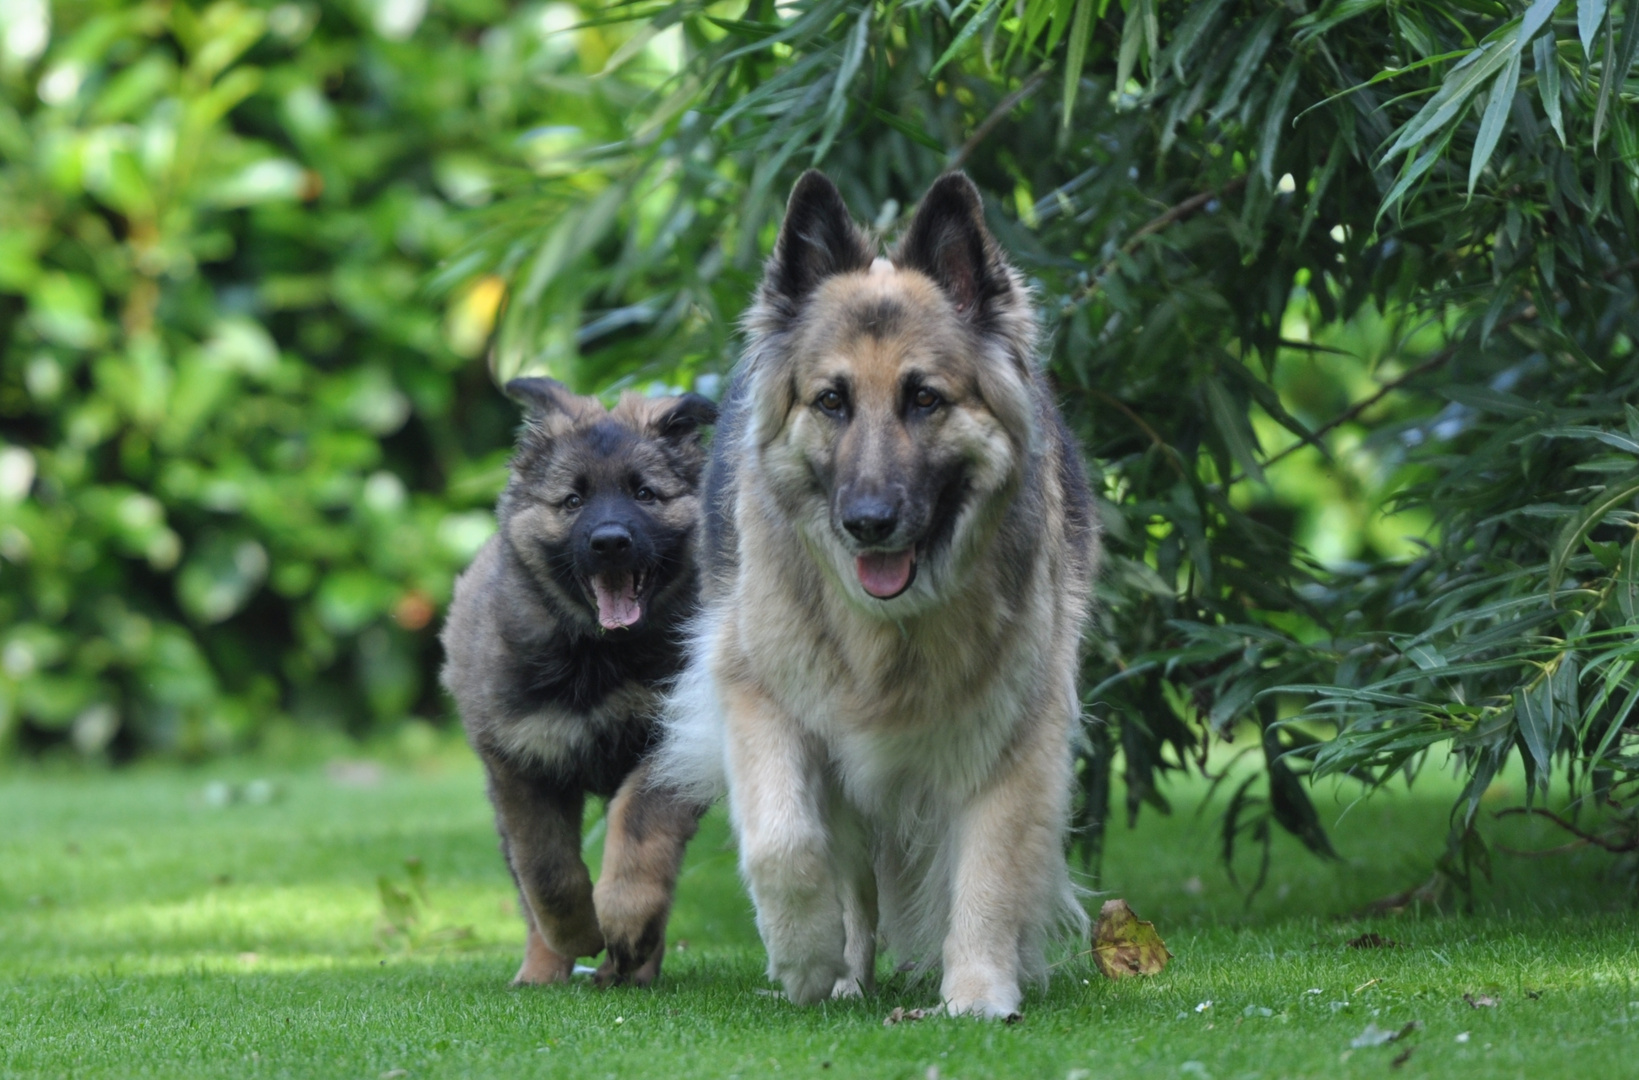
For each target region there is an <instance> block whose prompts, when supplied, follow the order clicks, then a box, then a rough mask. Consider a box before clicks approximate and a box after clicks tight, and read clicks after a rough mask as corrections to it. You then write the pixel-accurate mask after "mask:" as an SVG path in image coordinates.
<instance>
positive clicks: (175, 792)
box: [0, 759, 1639, 1080]
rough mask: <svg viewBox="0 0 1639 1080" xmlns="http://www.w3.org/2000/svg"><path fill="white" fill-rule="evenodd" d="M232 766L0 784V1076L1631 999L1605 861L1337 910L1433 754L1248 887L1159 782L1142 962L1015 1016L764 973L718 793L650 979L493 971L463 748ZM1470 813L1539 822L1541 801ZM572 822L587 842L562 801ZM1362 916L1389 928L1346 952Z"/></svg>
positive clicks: (663, 1055)
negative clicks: (1390, 906) (1165, 954)
mask: <svg viewBox="0 0 1639 1080" xmlns="http://www.w3.org/2000/svg"><path fill="white" fill-rule="evenodd" d="M262 768H265V766H258V765H257V764H255V763H234V764H230V765H227V766H222V767H218V768H215V769H213V770H211V771H210V772H208V773H205V772H198V771H191V770H172V769H158V768H155V769H149V770H141V771H137V772H133V773H126V774H92V773H86V774H70V775H63V776H57V777H48V776H44V775H41V774H37V773H31V772H25V773H20V774H19V773H13V774H11V775H10V776H8V777H7V778H6V779H5V781H4V782H3V783H0V819H3V820H5V821H6V822H7V823H8V826H9V827H8V829H7V830H6V831H5V832H4V833H3V834H0V867H3V868H4V873H3V875H0V927H3V928H4V929H3V931H0V1073H3V1074H4V1075H7V1076H13V1075H15V1076H55V1075H63V1074H67V1073H73V1074H74V1075H79V1076H107V1077H115V1076H119V1077H123V1076H131V1075H156V1076H224V1077H235V1078H239V1077H245V1076H252V1075H260V1074H261V1073H263V1072H266V1073H268V1074H270V1075H281V1076H313V1077H332V1076H355V1077H358V1076H362V1077H367V1078H379V1077H381V1076H383V1075H386V1074H395V1075H401V1076H404V1077H421V1076H465V1075H482V1076H511V1075H520V1076H547V1077H557V1076H562V1077H581V1076H608V1075H615V1076H620V1077H629V1076H633V1077H643V1076H655V1077H673V1076H681V1077H727V1076H734V1075H738V1076H740V1077H743V1078H750V1077H753V1076H756V1077H762V1076H770V1075H774V1074H776V1073H780V1074H784V1073H793V1072H794V1073H798V1074H803V1075H814V1076H822V1075H825V1076H833V1075H834V1076H869V1077H877V1076H881V1077H905V1078H925V1077H927V1076H928V1075H929V1070H930V1069H937V1070H938V1075H939V1076H941V1077H947V1078H948V1077H960V1078H972V1077H986V1076H996V1077H1015V1076H1046V1077H1071V1076H1077V1075H1083V1076H1085V1077H1088V1078H1090V1077H1093V1076H1099V1077H1104V1076H1135V1077H1136V1076H1185V1077H1204V1076H1210V1077H1215V1078H1219V1080H1222V1078H1224V1077H1251V1076H1260V1077H1281V1076H1316V1077H1321V1076H1324V1077H1334V1076H1336V1077H1355V1076H1359V1077H1368V1076H1369V1077H1381V1076H1384V1075H1395V1076H1397V1077H1398V1076H1439V1077H1446V1076H1476V1077H1481V1076H1484V1077H1490V1076H1510V1075H1521V1076H1524V1075H1530V1076H1533V1077H1537V1076H1553V1075H1566V1074H1569V1073H1572V1072H1574V1073H1576V1074H1579V1075H1598V1076H1605V1075H1611V1076H1616V1075H1622V1070H1623V1069H1624V1068H1627V1067H1628V1066H1629V1064H1630V1061H1631V1055H1630V1054H1629V1052H1628V1050H1627V1047H1628V1046H1630V1045H1631V1038H1632V1031H1633V1026H1632V1025H1633V1024H1635V1023H1639V1004H1634V1002H1639V990H1636V989H1635V988H1636V987H1639V944H1636V942H1639V936H1636V935H1635V934H1634V932H1633V926H1634V923H1633V915H1632V912H1631V907H1630V899H1631V898H1630V896H1629V894H1628V893H1627V892H1626V891H1625V886H1624V885H1623V884H1622V883H1621V882H1620V881H1619V880H1613V879H1612V878H1611V877H1610V875H1609V870H1610V867H1611V862H1610V860H1609V859H1608V858H1605V857H1595V856H1594V855H1592V854H1589V853H1586V852H1582V853H1576V854H1574V855H1573V856H1562V857H1556V858H1555V859H1551V860H1527V859H1521V858H1514V857H1509V856H1505V855H1501V854H1499V855H1498V856H1497V858H1496V872H1497V877H1498V881H1497V883H1496V884H1495V885H1492V886H1486V887H1485V888H1484V889H1483V890H1482V892H1481V893H1480V894H1479V895H1478V896H1477V897H1476V902H1477V911H1478V913H1477V914H1475V915H1472V916H1470V915H1463V914H1458V913H1454V912H1450V911H1448V912H1447V913H1444V914H1436V913H1434V912H1432V911H1427V910H1424V911H1421V912H1417V911H1413V912H1411V913H1409V914H1407V915H1406V916H1402V917H1399V918H1377V919H1370V920H1366V921H1356V920H1352V919H1347V918H1340V916H1343V915H1346V914H1347V913H1349V912H1350V911H1353V910H1355V909H1357V908H1359V907H1360V906H1361V905H1363V904H1364V903H1366V902H1367V901H1370V900H1372V899H1375V898H1377V897H1380V896H1382V895H1384V894H1385V893H1387V892H1391V891H1396V890H1399V889H1402V888H1404V887H1405V886H1407V885H1409V884H1412V883H1414V882H1415V881H1416V880H1418V879H1419V878H1420V877H1422V876H1425V875H1426V874H1427V872H1428V869H1429V865H1430V861H1431V860H1432V859H1433V857H1434V856H1435V855H1437V854H1438V852H1439V850H1440V846H1441V842H1442V839H1443V836H1444V829H1445V809H1446V807H1447V806H1448V805H1449V799H1450V795H1451V792H1450V791H1449V790H1447V786H1446V785H1445V783H1444V781H1442V779H1441V778H1440V777H1439V776H1437V775H1433V774H1430V775H1429V776H1428V777H1426V778H1425V779H1426V781H1427V783H1426V786H1423V785H1420V787H1419V788H1418V790H1417V791H1416V792H1414V793H1410V794H1407V793H1404V792H1394V793H1384V794H1382V795H1380V796H1378V797H1374V798H1372V799H1369V800H1367V801H1365V802H1362V803H1359V804H1352V803H1353V794H1352V793H1351V790H1350V789H1348V788H1341V787H1340V788H1338V789H1337V790H1336V792H1335V793H1334V792H1330V791H1328V790H1326V789H1322V790H1321V791H1320V792H1319V793H1318V798H1317V803H1318V805H1320V806H1321V808H1322V813H1323V814H1325V815H1326V821H1327V824H1328V826H1331V827H1335V828H1334V833H1335V837H1334V838H1335V840H1336V843H1337V846H1338V850H1339V853H1340V854H1341V856H1342V858H1341V859H1340V860H1339V861H1338V862H1335V863H1334V862H1321V861H1318V860H1316V859H1314V858H1312V857H1311V856H1309V855H1307V854H1306V853H1304V852H1302V851H1301V849H1299V848H1298V847H1297V846H1296V844H1295V842H1294V843H1292V844H1291V845H1290V846H1289V847H1286V846H1279V847H1277V849H1276V851H1275V859H1274V865H1273V868H1272V871H1271V874H1270V880H1269V882H1268V884H1267V885H1266V887H1265V889H1264V890H1263V892H1262V893H1260V894H1259V895H1258V896H1257V897H1255V898H1253V900H1252V901H1251V903H1250V904H1248V903H1247V902H1246V901H1245V899H1244V897H1243V895H1242V894H1241V893H1239V892H1237V891H1236V890H1235V889H1234V888H1233V887H1232V886H1231V885H1230V883H1229V881H1228V879H1227V877H1226V875H1225V873H1224V871H1223V869H1222V867H1221V866H1220V865H1219V864H1218V862H1217V859H1218V855H1219V851H1220V845H1221V837H1220V835H1219V832H1218V822H1217V810H1216V809H1215V808H1213V807H1208V808H1207V809H1206V810H1205V811H1204V812H1202V813H1200V814H1197V813H1195V812H1194V809H1193V799H1194V798H1195V797H1198V792H1197V795H1195V796H1192V794H1191V792H1192V790H1196V789H1182V790H1180V791H1177V792H1174V793H1173V794H1175V795H1177V796H1178V798H1177V799H1176V800H1175V801H1176V802H1177V804H1178V807H1179V808H1178V810H1177V811H1176V812H1175V814H1174V815H1173V816H1171V817H1160V816H1156V815H1146V816H1145V817H1144V818H1143V819H1142V820H1141V822H1140V825H1139V828H1138V829H1136V830H1133V831H1128V830H1126V829H1124V828H1120V827H1117V828H1116V829H1114V830H1112V832H1111V836H1110V846H1109V853H1108V857H1107V860H1106V865H1105V874H1104V886H1105V889H1106V890H1107V892H1108V894H1109V895H1119V896H1123V897H1125V898H1127V899H1128V900H1129V901H1130V902H1131V903H1132V905H1133V907H1134V908H1135V909H1136V910H1137V912H1138V914H1139V915H1140V917H1142V918H1146V919H1152V920H1154V921H1155V922H1156V926H1157V929H1158V930H1159V931H1160V932H1161V934H1162V935H1163V936H1164V937H1165V939H1166V942H1167V945H1168V947H1169V948H1170V949H1171V951H1172V952H1173V954H1174V957H1175V958H1174V960H1173V961H1172V962H1171V963H1170V964H1169V965H1168V966H1167V967H1166V969H1165V970H1164V971H1162V972H1161V973H1160V974H1158V975H1154V976H1151V977H1147V978H1135V979H1126V980H1121V981H1119V982H1112V981H1109V980H1107V979H1104V978H1103V977H1102V976H1100V975H1099V974H1098V973H1097V972H1096V971H1095V970H1094V969H1093V967H1092V966H1091V965H1090V964H1089V963H1088V961H1087V959H1086V957H1084V956H1077V955H1075V952H1076V950H1074V949H1066V950H1065V951H1064V953H1062V954H1061V955H1060V959H1061V960H1062V961H1063V962H1062V963H1060V965H1059V966H1058V967H1057V968H1056V969H1055V974H1054V979H1053V982H1052V985H1051V986H1050V987H1049V988H1048V989H1047V990H1045V991H1041V990H1036V991H1032V992H1031V993H1030V994H1029V995H1028V996H1027V999H1026V1007H1025V1018H1024V1020H1023V1022H1022V1023H1019V1024H1016V1025H1012V1026H1004V1025H984V1024H978V1023H974V1022H971V1021H966V1020H952V1019H949V1018H945V1017H943V1016H940V1015H938V1014H937V1012H935V1014H934V1015H932V1016H929V1017H927V1018H925V1019H921V1020H914V1021H907V1022H902V1023H899V1024H896V1025H893V1026H884V1024H883V1020H884V1018H885V1017H886V1016H887V1015H888V1013H889V1012H890V1010H892V1009H893V1008H894V1007H896V1006H898V1007H902V1008H904V1009H906V1010H912V1009H915V1008H919V1007H921V1008H927V1007H936V1006H937V1004H938V989H937V985H936V984H930V983H928V982H916V981H911V980H909V979H908V978H907V977H906V976H904V975H900V974H897V973H895V972H894V971H893V970H892V965H891V962H890V961H888V960H884V963H883V965H882V967H881V976H882V988H881V990H880V991H879V993H878V994H877V995H876V996H874V997H871V998H866V999H863V1000H860V1001H850V1002H836V1003H830V1004H827V1005H824V1006H821V1007H818V1008H813V1009H798V1008H794V1007H792V1006H790V1005H789V1004H788V1003H786V1002H785V1001H784V1000H782V999H781V998H780V997H779V996H778V995H777V994H776V993H775V992H774V987H773V986H771V984H770V983H769V982H768V981H767V980H766V979H765V978H764V976H763V974H762V965H763V957H762V952H761V949H760V946H759V945H758V944H757V939H756V933H755V929H754V926H753V924H752V920H751V908H750V904H749V902H748V901H747V899H746V897H745V894H744V892H743V890H742V889H741V888H740V886H739V884H738V882H737V880H736V876H735V863H734V855H733V851H732V849H731V847H730V846H729V844H728V840H727V833H726V827H725V823H724V821H723V819H722V816H721V814H720V813H714V814H713V815H711V816H710V817H708V819H707V821H706V824H705V827H704V829H703V830H702V834H701V836H700V838H699V839H698V840H697V841H696V842H695V844H694V846H693V847H692V848H691V851H690V856H689V861H688V864H687V868H686V870H685V873H684V875H683V879H682V883H681V886H680V889H679V896H678V904H677V910H676V914H675V917H674V919H673V922H672V925H671V933H670V935H669V943H670V946H671V948H670V951H669V953H668V957H667V961H666V971H665V975H664V976H663V978H662V980H661V983H660V985H659V986H658V987H657V988H656V989H655V990H654V991H635V990H617V991H611V992H607V993H600V992H598V991H596V990H594V989H593V988H592V987H591V986H590V985H588V984H587V983H586V982H585V981H584V980H578V981H576V982H574V983H572V984H570V985H568V986H561V987H554V988H546V989H532V990H523V991H519V990H513V989H510V988H509V987H508V986H507V981H508V979H509V978H510V977H511V975H512V973H513V971H514V970H515V969H516V965H517V961H518V957H519V954H520V950H521V944H522V922H521V920H520V919H519V917H518V915H517V910H516V906H515V901H514V898H513V894H512V890H511V884H510V881H509V880H508V878H507V875H506V871H505V868H504V867H503V865H502V864H501V860H500V855H499V853H498V851H497V849H496V843H495V838H494V832H493V826H492V824H491V821H490V816H489V810H488V806H487V805H486V803H485V801H484V798H483V794H482V784H481V780H480V777H479V776H478V774H477V772H476V769H475V767H474V766H473V765H472V764H471V763H470V762H469V761H466V760H464V759H461V760H457V761H455V762H453V763H446V764H445V765H444V766H443V767H442V768H438V769H433V770H430V771H424V772H417V771H413V770H408V769H387V770H376V771H375V772H373V773H371V772H369V771H367V770H366V771H363V772H353V773H349V772H347V771H345V770H342V771H339V772H335V773H333V774H327V773H326V772H325V771H324V770H321V769H308V770H297V771H294V772H288V773H281V774H278V775H276V776H274V777H272V779H271V782H272V783H273V784H274V786H275V787H276V788H277V790H278V795H277V797H276V798H272V799H270V800H268V801H266V802H261V803H251V802H246V801H236V802H230V803H227V804H212V803H211V802H210V801H209V800H207V799H205V798H204V797H203V793H204V791H205V789H206V787H207V785H209V784H210V783H212V782H231V783H233V784H240V785H242V784H245V783H248V782H249V781H250V780H252V779H256V778H258V776H259V775H260V774H259V770H260V769H262ZM360 776H366V777H370V779H369V780H368V781H367V782H364V783H362V784H361V783H360V781H359V778H360ZM1499 794H1502V793H1499ZM1506 801H1507V800H1506V799H1504V800H1501V801H1500V802H1493V803H1488V804H1487V805H1488V806H1492V805H1501V804H1504V803H1506ZM1488 827H1491V826H1488ZM1494 827H1495V828H1499V829H1507V830H1509V831H1508V833H1507V836H1508V839H1509V840H1510V842H1511V843H1512V844H1514V845H1516V846H1519V847H1546V846H1550V845H1551V844H1552V843H1554V842H1557V837H1555V836H1554V835H1553V834H1552V830H1551V827H1546V826H1544V825H1543V823H1538V822H1528V821H1521V820H1518V819H1507V820H1505V821H1500V822H1496V823H1495V825H1494ZM1281 843H1282V844H1284V843H1285V842H1284V841H1281ZM587 850H588V856H589V858H590V859H591V861H592V862H594V863H595V862H596V860H597V856H598V855H599V850H598V843H597V841H596V835H595V830H594V831H593V832H591V833H589V843H588V845H587ZM383 880H385V882H386V884H387V886H388V887H389V889H390V890H391V891H390V892H384V890H383ZM392 893H396V894H398V895H399V896H401V897H410V898H413V899H412V900H410V901H407V902H406V901H394V900H391V899H389V897H390V895H391V894H392ZM406 903H407V905H408V906H405V904H406ZM1368 932H1369V933H1375V934H1376V935H1378V938H1380V939H1382V941H1383V942H1391V943H1393V944H1392V946H1380V947H1375V948H1357V947H1351V945H1350V944H1349V943H1350V942H1351V941H1354V940H1358V939H1361V938H1362V935H1364V934H1367V933H1368ZM1367 940H1370V939H1367ZM1464 995H1468V998H1469V1000H1465V997H1464ZM1471 1001H1473V1002H1481V1003H1482V1004H1472V1003H1471ZM1402 1032H1404V1034H1401V1033H1402ZM1374 1033H1375V1034H1374ZM1387 1035H1394V1036H1395V1038H1394V1039H1392V1040H1390V1041H1386V1042H1382V1043H1380V1044H1376V1045H1371V1044H1370V1041H1371V1040H1372V1039H1374V1038H1385V1037H1386V1036H1387ZM1361 1040H1365V1042H1364V1043H1363V1044H1362V1045H1359V1046H1355V1045H1352V1044H1354V1043H1356V1042H1360V1041H1361ZM1408 1051H1409V1052H1410V1053H1409V1056H1405V1057H1404V1059H1403V1060H1401V1065H1400V1066H1399V1067H1398V1068H1395V1067H1394V1066H1393V1062H1394V1061H1395V1060H1397V1059H1401V1057H1402V1055H1407V1052H1408ZM398 1070H403V1072H402V1073H398V1072H397V1071H398ZM1078 1070H1084V1072H1082V1073H1078Z"/></svg>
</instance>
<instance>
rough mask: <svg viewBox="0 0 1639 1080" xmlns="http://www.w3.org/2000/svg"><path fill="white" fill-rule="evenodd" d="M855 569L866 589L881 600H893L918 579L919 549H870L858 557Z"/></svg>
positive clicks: (855, 560) (855, 561)
mask: <svg viewBox="0 0 1639 1080" xmlns="http://www.w3.org/2000/svg"><path fill="white" fill-rule="evenodd" d="M854 572H855V573H856V574H858V575H859V583H860V585H861V586H863V587H864V589H865V591H866V592H868V593H870V594H871V595H872V596H874V597H876V598H877V599H878V600H892V599H893V598H894V597H896V596H898V595H899V594H900V593H902V592H904V591H905V590H906V589H908V588H910V587H911V582H913V581H915V580H916V548H915V547H914V546H913V547H908V548H905V549H904V550H902V551H868V552H866V553H865V554H864V555H860V556H858V557H856V558H855V559H854Z"/></svg>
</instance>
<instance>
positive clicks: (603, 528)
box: [589, 522, 632, 559]
mask: <svg viewBox="0 0 1639 1080" xmlns="http://www.w3.org/2000/svg"><path fill="white" fill-rule="evenodd" d="M589 543H590V544H591V545H592V552H593V554H595V555H599V556H602V557H603V558H605V559H613V558H619V557H620V556H622V555H625V554H628V553H629V552H630V551H631V550H632V534H631V533H629V532H627V531H626V526H624V525H617V524H615V523H614V522H610V523H608V524H606V525H599V526H598V527H597V528H595V529H593V530H592V537H591V539H590V541H589Z"/></svg>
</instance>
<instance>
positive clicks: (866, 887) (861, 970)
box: [828, 785, 877, 998]
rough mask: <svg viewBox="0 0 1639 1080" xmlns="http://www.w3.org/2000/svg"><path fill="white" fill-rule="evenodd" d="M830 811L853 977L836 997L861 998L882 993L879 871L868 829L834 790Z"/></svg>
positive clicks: (840, 982)
mask: <svg viewBox="0 0 1639 1080" xmlns="http://www.w3.org/2000/svg"><path fill="white" fill-rule="evenodd" d="M828 810H829V818H830V822H829V823H830V828H831V857H832V860H833V862H834V863H835V865H836V876H837V892H838V893H839V895H840V896H841V897H842V928H843V933H844V935H845V936H846V939H847V940H846V942H845V944H844V945H843V949H842V954H843V957H844V958H845V959H846V960H847V962H848V973H847V974H846V975H844V976H843V977H842V978H840V979H838V980H837V983H836V986H835V987H834V988H832V990H831V996H832V997H836V998H843V997H859V996H860V995H861V994H869V993H873V992H874V991H875V990H876V917H877V908H876V869H875V866H874V865H873V860H872V858H871V842H870V833H869V831H868V827H867V826H866V824H865V822H864V820H863V819H862V818H861V817H860V815H859V812H858V811H857V810H855V809H854V808H853V807H852V806H850V805H849V804H848V802H847V801H846V798H845V797H844V795H843V794H842V792H841V791H840V790H838V789H837V788H836V787H835V786H834V785H833V786H832V787H831V791H830V802H829V807H828Z"/></svg>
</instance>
